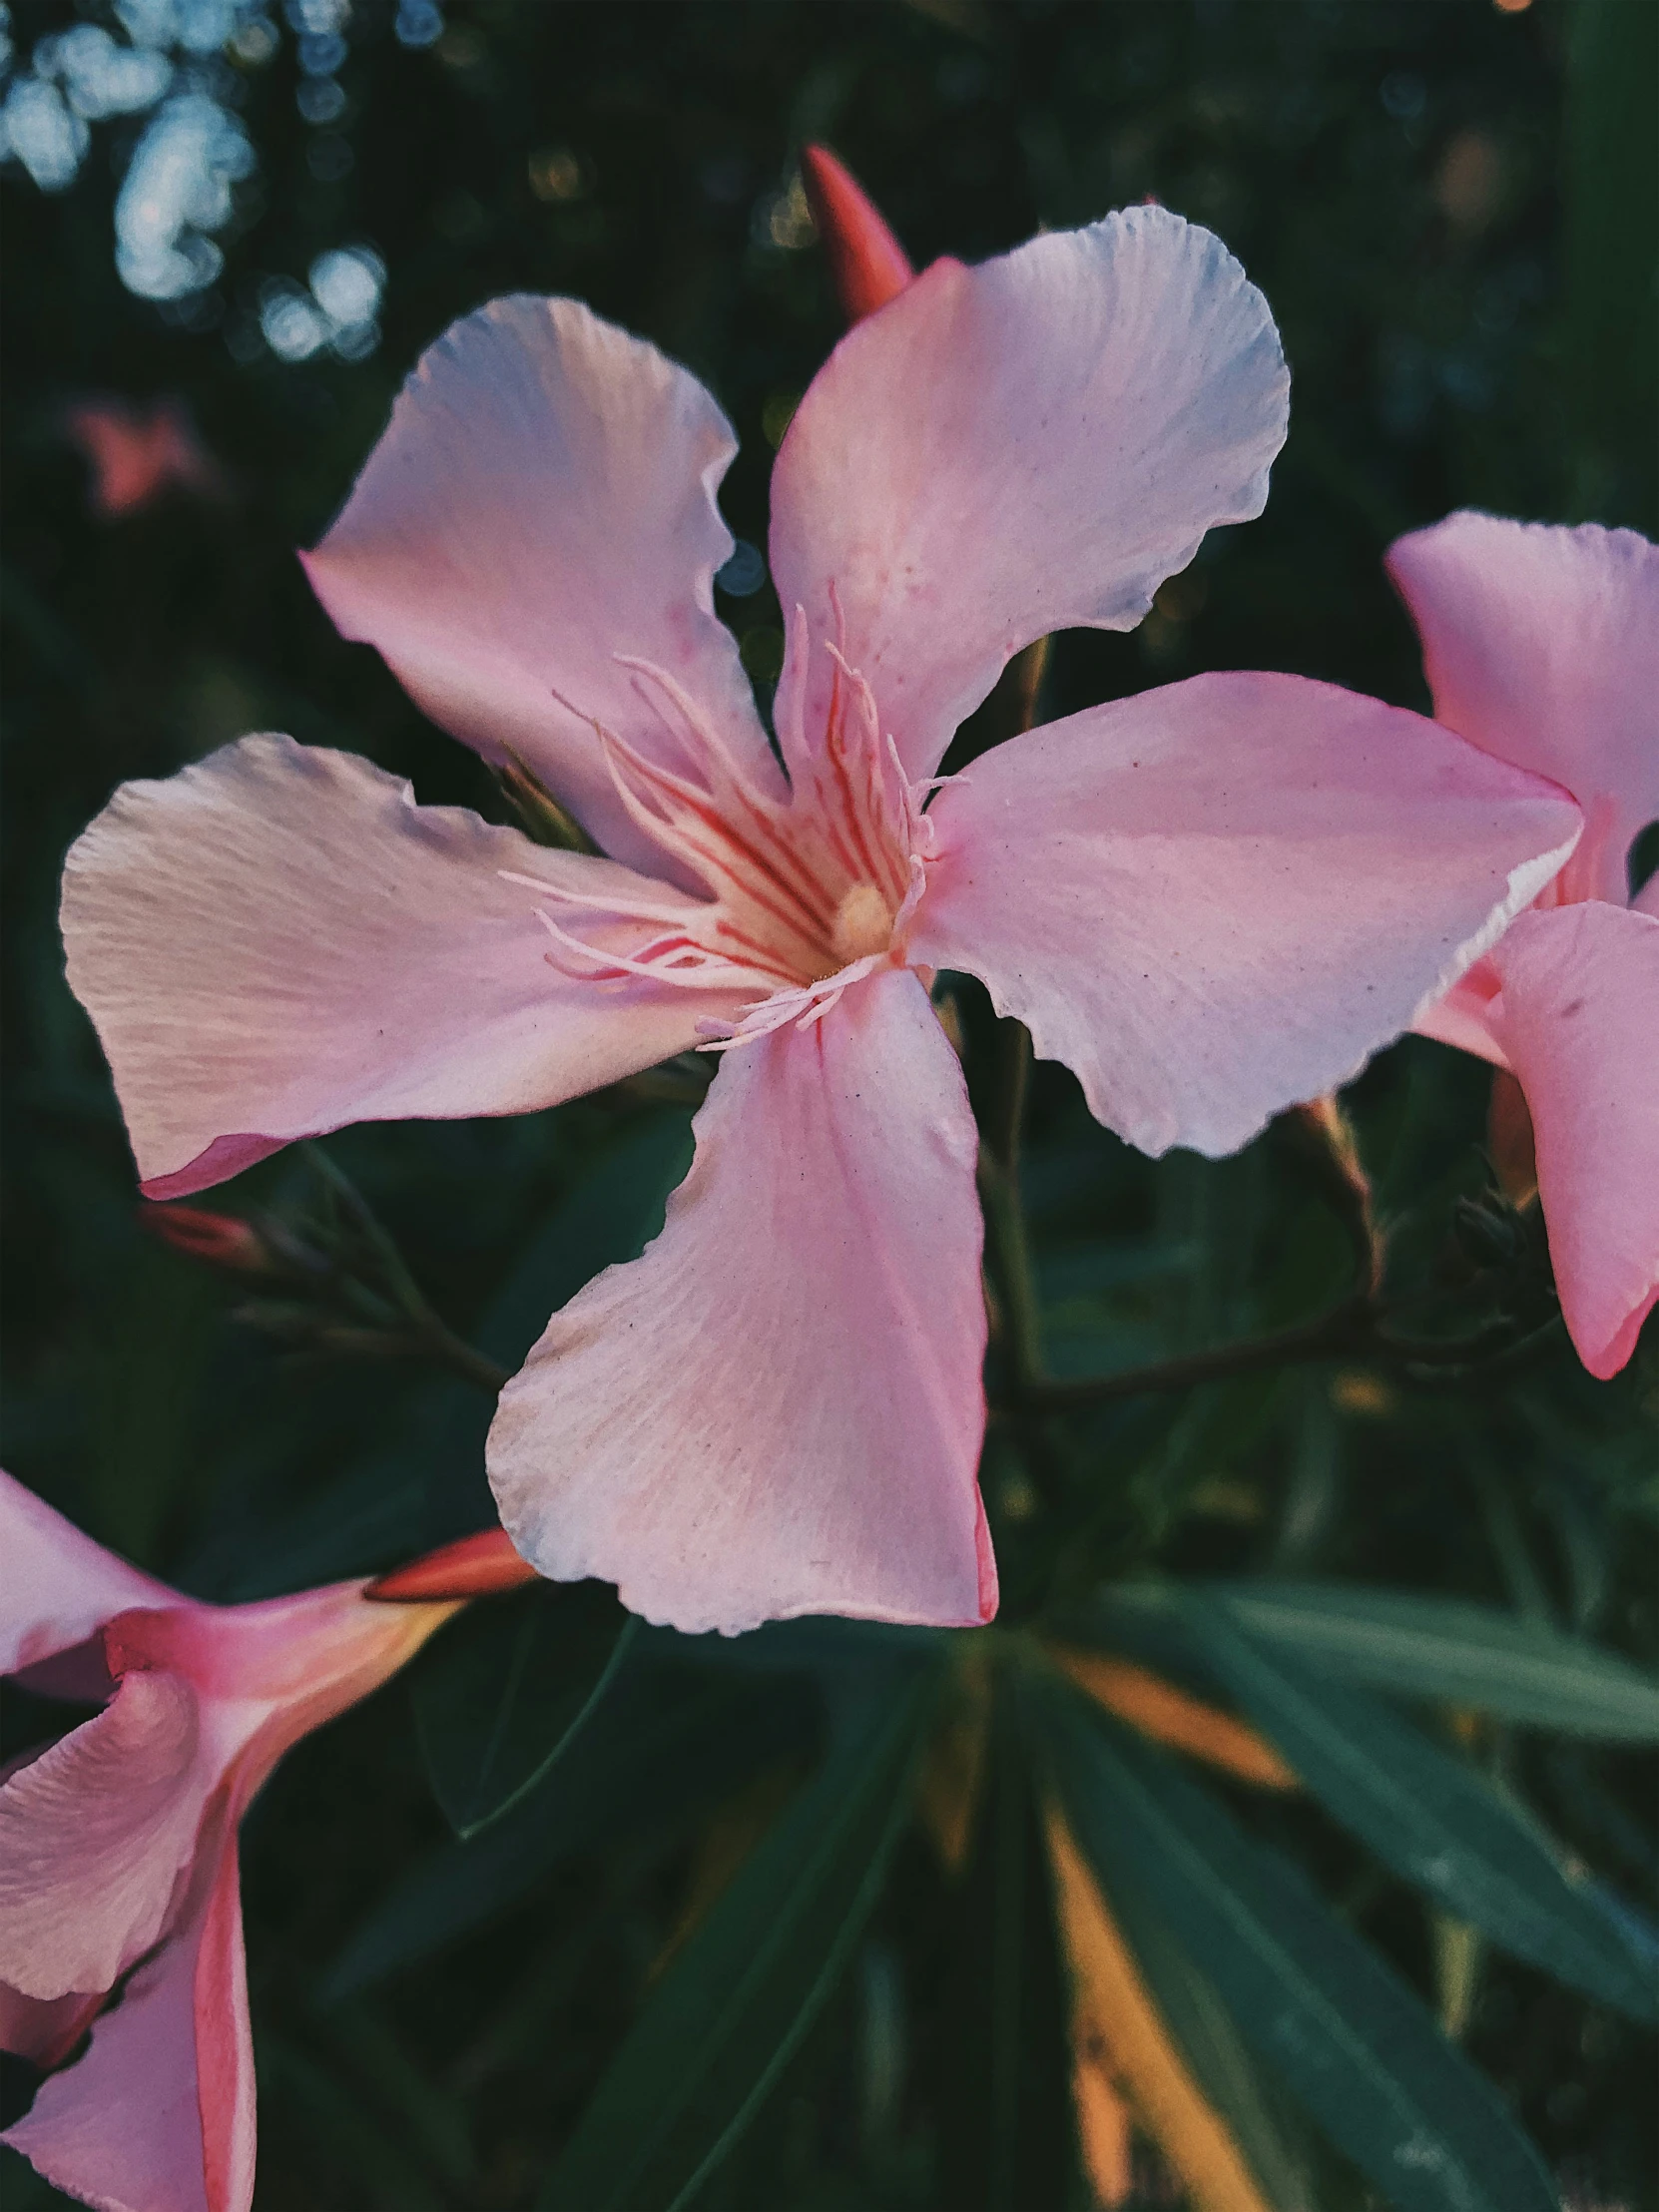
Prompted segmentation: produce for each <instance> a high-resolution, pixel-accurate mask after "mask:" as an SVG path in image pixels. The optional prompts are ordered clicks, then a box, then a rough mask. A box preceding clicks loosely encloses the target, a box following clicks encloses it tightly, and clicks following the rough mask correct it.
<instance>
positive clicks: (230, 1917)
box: [0, 1813, 255, 2212]
mask: <svg viewBox="0 0 1659 2212" xmlns="http://www.w3.org/2000/svg"><path fill="white" fill-rule="evenodd" d="M0 2140H4V2141H5V2142H7V2143H9V2144H10V2145H11V2147H12V2148H13V2149H14V2150H16V2151H20V2152H21V2153H22V2155H23V2156H24V2157H25V2158H27V2159H28V2160H29V2161H30V2163H31V2164H32V2165H33V2166H34V2167H35V2169H36V2171H37V2172H39V2173H41V2174H43V2175H44V2176H45V2177H46V2179H47V2180H48V2181H50V2182H51V2183H52V2184H53V2185H54V2187H56V2188H59V2189H64V2190H67V2191H68V2192H69V2193H70V2194H71V2195H73V2196H76V2197H79V2198H80V2199H81V2200H82V2202H83V2203H86V2204H90V2205H93V2206H96V2207H97V2208H98V2212H248V2208H249V2206H250V2205H251V2204H252V2202H253V2197H254V2143H255V2106H254V2049H253V2039H252V2036H251V2034H250V2031H249V2020H248V1985H247V1974H246V1970H245V1967H244V1964H243V1947H242V1911H241V1906H240V1903H239V1901H238V1895H237V1850H236V1837H235V1832H234V1830H233V1829H232V1827H231V1826H230V1824H229V1822H228V1821H227V1820H226V1819H225V1818H224V1817H223V1814H222V1813H221V1814H220V1815H219V1816H218V1817H215V1816H210V1821H209V1827H208V1830H207V1832H206V1833H205V1835H204V1839H203V1849H202V1852H201V1855H200V1857H199V1859H198V1861H197V1864H196V1866H195V1868H194V1869H193V1870H192V1875H191V1880H190V1885H189V1890H188V1894H187V1896H186V1899H185V1901H184V1904H183V1906H182V1909H181V1916H180V1923H179V1926H178V1927H177V1929H176V1930H175V1932H174V1934H173V1936H172V1939H171V1940H170V1941H168V1942H166V1943H164V1944H163V1945H162V1947H161V1948H160V1949H159V1950H158V1951H157V1952H156V1954H155V1956H154V1957H152V1958H149V1959H147V1960H146V1961H145V1962H144V1964H143V1965H141V1966H140V1967H139V1969H138V1971H137V1972H136V1973H135V1974H134V1975H133V1977H132V1979H131V1980H130V1981H129V1982H128V1984H127V1986H126V1988H125V1989H124V1990H123V1992H122V1994H121V1997H120V2000H119V2002H118V2003H117V2004H116V2005H115V2006H114V2008H113V2009H112V2010H110V2011H108V2012H106V2013H104V2014H103V2016H102V2017H101V2018H100V2019H99V2020H97V2021H96V2022H95V2023H94V2026H93V2030H92V2041H91V2043H90V2044H89V2046H88V2048H87V2051H86V2053H85V2055H84V2056H83V2057H81V2058H78V2059H77V2060H76V2061H75V2063H74V2064H73V2065H72V2066H67V2067H65V2068H64V2070H63V2071H62V2072H61V2073H55V2074H52V2075H50V2076H49V2077H48V2078H47V2079H46V2080H45V2081H44V2082H42V2084H41V2086H40V2088H39V2090H38V2091H37V2093H36V2096H35V2101H34V2104H33V2106H32V2107H31V2108H30V2110H29V2111H28V2112H27V2113H26V2114H25V2115H24V2117H23V2118H22V2119H21V2120H19V2121H17V2122H16V2124H15V2125H14V2126H13V2127H11V2128H9V2129H8V2130H7V2132H6V2134H5V2136H4V2137H3V2138H0Z"/></svg>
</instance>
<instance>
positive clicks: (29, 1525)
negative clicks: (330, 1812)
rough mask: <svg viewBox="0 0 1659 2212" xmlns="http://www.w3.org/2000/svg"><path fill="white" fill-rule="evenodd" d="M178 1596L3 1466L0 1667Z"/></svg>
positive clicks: (62, 1647) (35, 1659)
mask: <svg viewBox="0 0 1659 2212" xmlns="http://www.w3.org/2000/svg"><path fill="white" fill-rule="evenodd" d="M177 1603H178V1597H177V1593H176V1592H175V1591H173V1590H170V1589H169V1588H168V1586H167V1584H166V1583H165V1582H156V1581H153V1580H152V1579H151V1577H150V1576H149V1575H147V1574H141V1573H140V1572H139V1570H138V1568H137V1567H130V1566H128V1564H127V1562H126V1560H125V1559H118V1558H117V1557H116V1556H115V1554H114V1553H113V1552H110V1551H106V1550H105V1549H104V1547H103V1545H102V1544H95V1543H94V1542H93V1540H92V1538H91V1537H90V1536H85V1535H83V1534H82V1533H81V1531H80V1529H78V1528H77V1527H75V1526H74V1524H73V1523H72V1522H70V1521H66V1520H65V1519H64V1517H63V1515H62V1514H61V1513H56V1512H54V1511H53V1510H52V1508H51V1506H50V1505H48V1504H47V1502H46V1500H45V1499H44V1498H43V1497H37V1496H36V1495H35V1493H34V1491H33V1490H30V1489H26V1488H25V1487H24V1485H23V1484H22V1483H21V1482H18V1481H16V1480H14V1478H13V1477H12V1476H11V1475H9V1474H6V1473H4V1472H3V1471H0V1674H16V1673H18V1672H20V1670H21V1669H22V1668H24V1667H30V1666H34V1665H36V1664H38V1663H39V1661H41V1660H43V1659H49V1658H50V1657H51V1656H52V1655H53V1653H54V1652H60V1651H69V1650H71V1649H72V1648H73V1647H74V1646H75V1645H76V1644H80V1643H84V1642H85V1641H86V1639H87V1638H88V1637H89V1636H91V1635H94V1634H96V1632H97V1631H98V1630H99V1629H100V1628H101V1627H102V1626H103V1625H104V1623H105V1622H106V1621H107V1620H109V1619H110V1618H111V1617H112V1616H113V1615H114V1614H116V1613H119V1612H121V1611H123V1610H124V1609H125V1608H126V1607H127V1606H130V1605H175V1604H177ZM3 1970H4V1969H3V1968H0V1972H3Z"/></svg>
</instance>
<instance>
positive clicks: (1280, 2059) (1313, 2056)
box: [1045, 1690, 1556, 2212]
mask: <svg viewBox="0 0 1659 2212" xmlns="http://www.w3.org/2000/svg"><path fill="white" fill-rule="evenodd" d="M1045 1720H1046V1725H1047V1728H1048V1731H1049V1735H1050V1742H1051V1745H1052V1756H1053V1760H1054V1771H1055V1779H1056V1782H1057V1784H1058V1787H1059V1790H1060V1794H1061V1799H1062V1802H1063V1803H1064V1805H1065V1808H1066V1811H1067V1813H1068V1815H1069V1817H1070V1819H1071V1821H1072V1823H1073V1825H1074V1827H1075V1829H1076V1831H1077V1835H1078V1840H1079V1842H1080V1843H1081V1844H1082V1846H1083V1849H1084V1851H1085V1853H1086V1854H1087V1856H1088V1858H1089V1859H1090V1861H1091V1862H1092V1864H1093V1865H1094V1867H1095V1868H1096V1870H1097V1871H1098V1874H1099V1876H1100V1878H1101V1879H1102V1881H1103V1882H1104V1883H1105V1885H1106V1886H1107V1888H1108V1890H1110V1888H1111V1885H1112V1880H1113V1876H1114V1873H1115V1871H1116V1870H1117V1869H1119V1868H1122V1869H1124V1870H1125V1871H1126V1872H1127V1873H1128V1875H1129V1876H1130V1878H1131V1880H1132V1881H1134V1882H1137V1883H1138V1884H1139V1885H1140V1886H1141V1887H1142V1888H1143V1889H1145V1890H1146V1891H1147V1892H1148V1893H1149V1894H1150V1895H1151V1897H1152V1899H1153V1900H1154V1902H1155V1903H1156V1904H1157V1905H1158V1906H1159V1907H1160V1908H1161V1910H1162V1911H1163V1912H1164V1913H1165V1914H1166V1915H1167V1916H1168V1919H1169V1921H1170V1924H1171V1926H1172V1928H1173V1929H1174V1930H1175V1932H1176V1933H1177V1935H1178V1936H1179V1937H1180V1938H1181V1940H1182V1942H1183V1944H1184V1945H1185V1946H1186V1947H1187V1948H1189V1949H1190V1950H1191V1951H1192V1952H1193V1953H1194V1954H1195V1955H1196V1956H1198V1957H1200V1958H1202V1959H1203V1960H1204V1962H1205V1966H1206V1969H1207V1971H1208V1972H1209V1974H1210V1975H1211V1977H1212V1978H1213V1979H1214V1981H1215V1983H1216V1986H1217V1988H1218V1990H1219V1991H1220V1993H1221V1996H1222V1998H1223V2001H1224V2002H1225V2003H1226V2004H1227V2005H1228V2007H1229V2008H1230V2009H1231V2010H1232V2011H1233V2013H1234V2014H1235V2015H1236V2017H1237V2018H1238V2020H1239V2022H1240V2024H1241V2026H1242V2027H1243V2030H1244V2032H1245V2034H1246V2035H1247V2037H1248V2038H1249V2039H1250V2041H1251V2044H1252V2046H1253V2048H1255V2049H1257V2050H1259V2051H1260V2052H1261V2054H1262V2055H1263V2057H1264V2058H1265V2059H1267V2060H1268V2062H1269V2063H1270V2064H1272V2065H1273V2066H1274V2067H1275V2068H1276V2069H1277V2070H1278V2071H1279V2072H1280V2073H1281V2074H1282V2075H1283V2076H1284V2078H1285V2080H1286V2082H1287V2084H1288V2085H1289V2086H1290V2087H1291V2088H1292V2089H1293V2090H1294V2091H1295V2093H1296V2094H1297V2095H1298V2097H1300V2098H1301V2099H1302V2100H1303V2101H1304V2102H1305V2103H1306V2104H1307V2106H1308V2108H1309V2109H1310V2111H1312V2112H1313V2114H1314V2115H1315V2117H1316V2118H1317V2119H1318V2120H1319V2121H1320V2123H1321V2125H1322V2126H1323V2127H1324V2128H1325V2129H1326V2131H1327V2133H1328V2134H1329V2135H1330V2136H1331V2138H1332V2140H1333V2141H1334V2142H1335V2143H1337V2144H1338V2145H1339V2146H1340V2147H1341V2148H1342V2149H1343V2150H1344V2151H1346V2152H1347V2153H1348V2155H1349V2156H1350V2157H1351V2158H1352V2159H1353V2160H1354V2162H1355V2164H1356V2165H1357V2166H1359V2167H1360V2168H1361V2169H1362V2171H1363V2172H1365V2173H1367V2174H1368V2175H1369V2176H1370V2177H1371V2179H1372V2180H1373V2181H1374V2182H1375V2183H1376V2184H1377V2185H1378V2187H1379V2188H1381V2189H1382V2190H1383V2193H1384V2195H1385V2197H1386V2199H1387V2201H1388V2202H1389V2203H1390V2204H1394V2205H1397V2206H1399V2207H1400V2212H1549V2208H1550V2207H1552V2206H1553V2205H1554V2204H1555V2201H1556V2199H1555V2192H1554V2190H1553V2189H1552V2188H1551V2186H1550V2182H1549V2178H1548V2176H1547V2175H1546V2174H1545V2172H1544V2171H1543V2169H1542V2167H1541V2166H1540V2165H1539V2163H1538V2160H1537V2156H1536V2153H1535V2152H1534V2151H1533V2149H1532V2147H1531V2145H1530V2144H1529V2143H1528V2142H1527V2141H1526V2139H1525V2137H1524V2136H1522V2135H1521V2134H1520V2133H1519V2132H1518V2131H1517V2129H1516V2128H1515V2126H1514V2123H1513V2121H1512V2120H1511V2119H1510V2118H1509V2116H1508V2115H1507V2113H1506V2112H1505V2111H1504V2109H1503V2106H1502V2104H1501V2103H1500V2101H1499V2100H1498V2098H1497V2097H1496V2096H1494V2094H1493V2093H1492V2090H1491V2088H1490V2087H1489V2085H1488V2084H1487V2083H1486V2082H1485V2081H1484V2080H1483V2079H1482V2078H1481V2076H1480V2075H1479V2074H1478V2073H1476V2072H1475V2071H1474V2069H1473V2068H1472V2067H1471V2066H1470V2065H1469V2064H1468V2063H1467V2061H1466V2060H1464V2059H1463V2058H1462V2057H1461V2056H1460V2054H1459V2053H1458V2052H1457V2051H1455V2050H1454V2049H1453V2048H1452V2047H1451V2045H1450V2044H1448V2043H1447V2042H1445V2041H1444V2040H1443V2038H1442V2037H1441V2036H1440V2035H1439V2034H1438V2032H1437V2031H1436V2029H1435V2027H1434V2025H1433V2023H1432V2021H1431V2020H1430V2019H1429V2017H1428V2015H1427V2013H1426V2012H1424V2011H1423V2010H1422V2008H1421V2006H1420V2005H1419V2004H1418V2003H1417V2001H1416V1999H1415V1998H1414V1997H1413V1996H1412V1995H1411V1994H1410V1992H1409V1991H1408V1990H1407V1989H1406V1988H1405V1987H1404V1986H1403V1984H1402V1983H1401V1982H1400V1981H1399V1980H1398V1979H1396V1977H1395V1976H1394V1975H1393V1974H1392V1973H1391V1972H1390V1971H1389V1970H1388V1969H1387V1968H1386V1967H1385V1966H1383V1963H1382V1961H1381V1960H1380V1959H1379V1958H1378V1957H1377V1955H1376V1953H1375V1952H1374V1951H1372V1950H1370V1949H1369V1948H1368V1947H1367V1946H1366V1945H1365V1944H1364V1943H1361V1942H1358V1941H1356V1939H1355V1937H1354V1936H1353V1935H1352V1934H1351V1933H1350V1932H1349V1931H1348V1930H1347V1929H1346V1928H1344V1926H1343V1925H1342V1923H1341V1921H1339V1920H1337V1919H1336V1918H1335V1917H1334V1916H1333V1915H1332V1914H1331V1912H1330V1911H1329V1910H1328V1908H1327V1907H1326V1905H1325V1903H1324V1901H1323V1900H1322V1899H1321V1898H1319V1897H1318V1895H1317V1894H1316V1893H1315V1892H1314V1891H1313V1890H1312V1889H1311V1888H1310V1887H1309V1886H1308V1884H1307V1882H1306V1881H1305V1880H1304V1878H1303V1877H1302V1876H1301V1874H1299V1873H1298V1871H1297V1870H1296V1869H1295V1868H1294V1867H1293V1866H1292V1865H1291V1864H1290V1862H1289V1861H1288V1860H1286V1859H1284V1858H1282V1857H1281V1856H1280V1854H1279V1853H1277V1852H1274V1851H1270V1850H1267V1849H1265V1848H1264V1847H1263V1846H1262V1845H1260V1844H1258V1843H1256V1842H1254V1841H1253V1840H1252V1839H1251V1838H1250V1837H1249V1836H1248V1835H1247V1834H1246V1833H1245V1831H1244V1830H1243V1829H1241V1828H1240V1827H1239V1826H1238V1825H1237V1823H1236V1822H1235V1821H1234V1820H1233V1819H1232V1817H1231V1815H1229V1814H1228V1813H1227V1811H1226V1810H1225V1808H1224V1807H1223V1806H1222V1805H1221V1804H1220V1803H1219V1801H1217V1800H1216V1799H1215V1798H1213V1797H1212V1796H1211V1795H1210V1794H1209V1793H1208V1792H1207V1791H1205V1790H1202V1789H1201V1788H1199V1787H1198V1786H1197V1785H1196V1784H1194V1783H1193V1782H1190V1781H1189V1780H1187V1778H1186V1777H1185V1776H1183V1775H1181V1774H1179V1773H1177V1772H1176V1770H1175V1769H1174V1767H1173V1766H1172V1765H1171V1764H1170V1763H1169V1762H1168V1760H1167V1759H1166V1758H1165V1756H1164V1755H1163V1754H1162V1753H1159V1752H1156V1751H1152V1750H1148V1749H1146V1748H1145V1747H1144V1746H1142V1745H1141V1744H1139V1743H1137V1742H1135V1741H1134V1740H1133V1739H1132V1738H1131V1737H1129V1736H1128V1735H1126V1734H1124V1733H1123V1732H1122V1731H1120V1730H1118V1729H1115V1728H1114V1727H1112V1726H1111V1724H1110V1723H1108V1722H1106V1721H1104V1720H1102V1719H1100V1718H1099V1717H1098V1716H1097V1715H1094V1714H1091V1713H1090V1712H1089V1711H1088V1710H1087V1709H1086V1708H1085V1707H1084V1706H1083V1705H1082V1702H1081V1700H1080V1699H1079V1698H1078V1696H1077V1694H1076V1693H1075V1692H1073V1691H1069V1690H1067V1691H1064V1692H1061V1693H1059V1694H1058V1695H1057V1696H1053V1697H1052V1699H1051V1701H1050V1704H1049V1711H1048V1713H1047V1714H1046V1716H1045Z"/></svg>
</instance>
